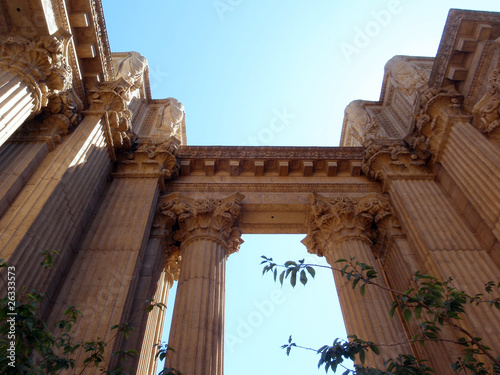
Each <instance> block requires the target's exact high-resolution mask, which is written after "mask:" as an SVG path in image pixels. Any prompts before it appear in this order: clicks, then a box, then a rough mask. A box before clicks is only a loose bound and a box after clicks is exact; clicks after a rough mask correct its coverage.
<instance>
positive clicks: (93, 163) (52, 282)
mask: <svg viewBox="0 0 500 375" xmlns="http://www.w3.org/2000/svg"><path fill="white" fill-rule="evenodd" d="M105 142H106V141H105V134H104V129H103V124H102V122H101V119H100V118H99V117H97V116H87V117H86V118H85V119H84V120H83V121H82V123H81V124H80V126H79V127H78V128H77V129H76V130H75V131H74V132H73V133H72V134H71V135H70V136H68V137H67V138H66V139H64V140H63V142H62V144H61V145H60V146H59V147H58V148H57V149H56V150H55V151H53V152H51V153H48V154H47V155H46V156H45V158H44V159H43V161H41V163H40V164H39V165H38V167H37V168H36V170H35V171H34V173H33V174H32V176H31V178H29V179H28V181H27V182H26V184H25V186H24V187H23V188H22V190H20V191H19V192H18V194H17V197H16V198H15V199H14V200H13V201H12V202H11V203H10V207H9V208H8V209H7V210H6V211H5V214H4V215H3V217H2V218H1V220H0V257H1V258H3V259H5V260H6V261H7V262H8V263H9V264H12V265H14V266H16V265H20V264H22V270H23V272H20V273H19V275H17V277H18V283H19V285H25V286H26V287H27V288H28V289H30V288H36V289H37V290H40V291H41V292H44V293H47V298H46V299H45V300H44V303H45V304H46V305H44V312H46V311H45V308H46V307H48V306H49V305H50V304H52V303H53V302H54V300H53V298H54V296H55V295H57V293H58V291H59V285H60V282H61V279H62V275H63V274H64V273H65V272H67V269H68V267H69V266H70V265H71V264H72V262H73V259H74V251H76V249H77V247H79V246H80V243H81V238H82V236H83V228H85V226H86V223H87V221H88V220H89V218H90V215H91V214H92V210H93V208H94V207H95V205H96V204H97V201H98V199H100V194H101V193H102V191H103V189H104V187H105V185H106V183H107V178H108V175H109V171H110V167H111V163H110V160H109V156H108V153H107V150H106V143H105ZM4 147H5V146H4ZM36 154H38V152H36ZM35 157H36V155H35ZM38 162H39V161H38ZM38 162H37V163H38ZM4 182H5V181H4ZM44 249H53V250H56V251H57V252H58V253H59V255H58V256H56V257H55V258H54V268H53V269H50V270H46V271H45V272H40V259H41V258H40V251H41V250H44Z"/></svg>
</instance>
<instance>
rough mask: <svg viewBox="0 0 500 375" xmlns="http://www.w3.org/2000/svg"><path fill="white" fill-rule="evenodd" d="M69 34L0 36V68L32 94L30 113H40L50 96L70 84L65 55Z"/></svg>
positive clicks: (70, 77)
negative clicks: (33, 38)
mask: <svg viewBox="0 0 500 375" xmlns="http://www.w3.org/2000/svg"><path fill="white" fill-rule="evenodd" d="M68 41H69V35H64V36H62V35H57V36H56V35H53V36H46V37H41V38H39V39H37V40H33V41H32V40H29V39H27V38H23V37H17V36H1V35H0V67H1V68H2V69H5V70H9V71H12V72H14V73H16V74H17V75H19V76H20V77H22V78H23V79H24V81H25V82H26V83H27V84H28V85H29V86H30V87H31V89H32V91H33V93H34V95H35V98H36V100H35V108H34V109H33V111H32V116H34V115H36V114H38V113H40V111H41V109H42V108H43V107H45V106H46V105H47V104H48V103H49V100H50V98H51V96H53V95H57V94H58V93H60V92H63V91H66V90H68V89H69V88H70V87H71V84H72V69H71V66H70V65H69V63H68V62H67V58H66V54H67V53H66V50H67V44H68Z"/></svg>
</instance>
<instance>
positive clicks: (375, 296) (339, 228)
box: [303, 194, 412, 368]
mask: <svg viewBox="0 0 500 375" xmlns="http://www.w3.org/2000/svg"><path fill="white" fill-rule="evenodd" d="M311 200H312V203H313V207H312V218H311V221H310V223H309V229H308V235H307V237H306V238H305V239H304V241H303V242H304V244H305V245H306V246H307V247H308V250H309V252H312V253H316V254H318V255H323V256H325V257H326V259H327V261H328V263H329V264H330V265H331V267H332V268H336V269H339V268H342V267H343V266H344V263H335V262H336V261H337V260H338V259H341V258H342V259H346V260H350V259H351V258H352V257H354V258H355V259H354V262H360V263H365V264H367V265H370V266H373V267H374V268H375V270H376V271H377V273H378V274H379V277H378V278H377V279H376V280H375V282H376V283H377V284H379V285H380V286H382V287H383V288H387V285H386V284H385V281H384V278H383V276H382V272H381V269H380V267H379V264H378V261H377V259H376V258H375V256H374V253H373V247H372V242H371V240H370V236H371V235H370V230H371V229H372V227H373V225H374V224H376V223H377V222H379V221H382V220H383V219H384V218H385V217H386V216H387V215H389V211H388V204H387V202H386V200H385V199H384V198H382V197H381V196H368V197H364V198H360V199H357V198H326V197H322V196H319V195H317V194H316V195H314V196H313V197H312V198H311ZM358 271H361V270H358ZM333 275H334V278H335V285H336V287H337V291H338V295H339V300H340V306H341V308H342V314H343V316H344V321H345V322H346V329H347V333H348V334H350V335H356V336H358V337H359V338H361V339H363V340H366V341H373V342H374V343H377V344H397V343H400V344H399V345H395V346H391V347H388V348H383V350H382V351H381V355H380V356H374V355H373V354H371V353H370V354H368V356H367V359H366V363H367V364H368V365H370V366H377V367H379V368H381V367H383V364H384V361H386V360H387V359H388V358H395V357H397V355H398V353H407V354H411V353H412V351H411V348H410V347H409V345H408V344H405V342H406V341H407V340H408V339H407V337H406V335H405V332H404V329H403V326H402V324H401V322H400V321H399V320H398V319H397V318H396V316H395V317H394V319H391V318H390V316H389V310H390V308H391V295H390V292H388V291H387V290H384V289H382V288H377V287H375V286H373V285H371V286H367V290H366V293H365V296H364V297H363V296H362V295H361V294H360V292H359V287H360V286H361V285H362V282H360V283H359V284H358V286H357V287H356V289H353V288H352V280H351V282H349V281H348V280H347V279H346V278H345V277H343V276H342V275H341V273H340V272H338V271H335V270H334V271H333Z"/></svg>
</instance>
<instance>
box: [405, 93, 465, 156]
mask: <svg viewBox="0 0 500 375" xmlns="http://www.w3.org/2000/svg"><path fill="white" fill-rule="evenodd" d="M463 101H464V98H463V96H461V95H460V94H458V93H457V92H456V91H455V89H454V88H453V87H452V86H449V87H445V88H443V89H440V90H437V89H432V90H429V91H427V92H426V95H425V96H423V97H422V98H421V103H422V104H421V106H420V110H419V112H418V114H417V115H416V116H415V127H416V131H418V132H419V133H420V134H421V135H423V136H424V137H425V142H426V150H428V151H429V152H430V153H431V154H432V155H434V159H435V160H437V159H438V158H439V156H440V154H441V152H442V150H443V148H444V144H445V142H446V140H447V138H448V133H449V131H450V129H451V126H452V124H453V123H454V122H455V121H467V122H469V121H470V116H467V115H465V114H464V113H463V112H462V104H463Z"/></svg>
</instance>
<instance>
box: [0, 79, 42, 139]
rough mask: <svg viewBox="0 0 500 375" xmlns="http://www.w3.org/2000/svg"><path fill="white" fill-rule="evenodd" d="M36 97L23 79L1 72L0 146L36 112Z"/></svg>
mask: <svg viewBox="0 0 500 375" xmlns="http://www.w3.org/2000/svg"><path fill="white" fill-rule="evenodd" d="M35 107H36V96H35V93H34V92H33V90H32V87H30V85H29V84H28V82H26V80H25V79H23V77H21V76H19V75H17V74H15V73H13V72H11V71H6V70H0V146H1V145H2V144H4V143H5V141H6V140H7V139H8V138H9V137H10V136H11V135H12V134H13V133H14V132H15V131H16V130H17V129H18V128H19V127H20V126H21V125H22V124H23V122H24V121H25V120H26V119H27V118H28V117H29V116H30V115H31V114H32V113H33V112H34V111H35Z"/></svg>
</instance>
